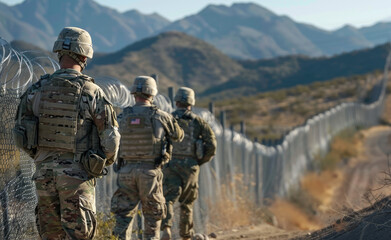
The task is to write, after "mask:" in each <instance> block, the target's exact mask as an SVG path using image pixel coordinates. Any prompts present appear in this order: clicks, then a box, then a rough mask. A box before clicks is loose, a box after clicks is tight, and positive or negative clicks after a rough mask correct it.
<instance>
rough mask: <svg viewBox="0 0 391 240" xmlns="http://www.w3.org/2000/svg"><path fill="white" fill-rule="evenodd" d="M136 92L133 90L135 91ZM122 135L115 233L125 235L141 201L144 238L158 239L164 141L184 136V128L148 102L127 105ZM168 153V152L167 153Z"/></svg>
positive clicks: (113, 207)
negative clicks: (131, 105) (161, 162)
mask: <svg viewBox="0 0 391 240" xmlns="http://www.w3.org/2000/svg"><path fill="white" fill-rule="evenodd" d="M132 93H133V92H132ZM119 125H120V133H121V134H122V135H123V137H122V140H121V145H120V152H119V157H120V158H119V164H120V165H121V167H120V169H119V171H118V190H117V191H116V192H115V193H114V195H113V198H112V201H111V210H112V212H113V213H114V214H115V218H116V225H115V228H114V231H113V235H115V236H117V237H119V238H120V239H126V230H127V228H128V227H129V225H131V223H132V220H133V218H134V216H135V214H136V212H137V210H138V209H137V205H138V204H139V202H140V201H141V204H142V210H143V214H144V228H145V230H144V232H143V239H159V236H160V224H161V220H162V218H163V217H164V215H165V212H166V208H165V200H164V196H163V189H162V179H163V174H162V171H161V164H160V162H159V161H161V159H162V154H163V153H162V152H163V151H164V149H163V148H162V146H163V145H165V144H166V141H165V140H164V139H167V140H168V141H171V140H173V141H180V140H182V139H183V130H182V129H181V128H180V127H179V125H178V123H177V122H176V120H175V119H174V118H173V117H172V116H171V115H170V114H168V113H166V112H164V111H161V110H159V109H157V108H156V107H155V106H153V105H151V104H149V103H148V102H146V103H138V102H137V103H136V105H135V106H133V107H128V108H125V109H124V112H123V114H122V117H121V118H120V121H119ZM164 155H165V154H164Z"/></svg>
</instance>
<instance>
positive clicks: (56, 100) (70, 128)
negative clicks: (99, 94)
mask: <svg viewBox="0 0 391 240" xmlns="http://www.w3.org/2000/svg"><path fill="white" fill-rule="evenodd" d="M87 81H91V80H90V78H88V77H85V76H79V77H74V78H72V79H67V78H62V77H59V76H52V77H49V79H48V81H47V84H44V85H43V86H42V88H41V100H40V105H39V130H38V147H39V149H44V150H48V151H61V152H71V153H75V154H82V153H84V152H85V151H87V150H89V149H98V148H99V147H100V144H99V136H98V131H97V129H96V126H95V125H94V124H93V123H92V119H86V118H85V115H86V114H85V113H84V111H85V110H84V109H81V107H80V106H81V103H82V102H83V101H84V102H87V99H86V96H82V92H83V89H84V88H85V86H86V85H89V88H91V87H94V86H93V84H89V83H88V82H87ZM90 85H91V86H90ZM83 106H88V105H87V104H85V105H84V104H83ZM86 110H87V109H86Z"/></svg>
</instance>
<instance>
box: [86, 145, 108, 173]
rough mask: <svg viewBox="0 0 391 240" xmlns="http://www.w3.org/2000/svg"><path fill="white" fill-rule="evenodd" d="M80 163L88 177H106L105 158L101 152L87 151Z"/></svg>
mask: <svg viewBox="0 0 391 240" xmlns="http://www.w3.org/2000/svg"><path fill="white" fill-rule="evenodd" d="M102 156H103V157H102ZM81 163H82V164H83V167H84V170H85V171H86V172H87V173H88V175H89V176H90V177H102V176H105V175H107V172H108V170H107V168H105V166H106V156H104V154H103V152H101V151H98V152H97V151H94V150H88V151H87V152H86V153H85V154H84V155H83V157H82V160H81Z"/></svg>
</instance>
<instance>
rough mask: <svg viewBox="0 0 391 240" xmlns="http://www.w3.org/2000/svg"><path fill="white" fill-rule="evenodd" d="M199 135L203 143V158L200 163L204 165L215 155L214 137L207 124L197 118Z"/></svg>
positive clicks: (215, 143) (215, 144)
mask: <svg viewBox="0 0 391 240" xmlns="http://www.w3.org/2000/svg"><path fill="white" fill-rule="evenodd" d="M199 126H200V135H201V137H202V140H203V142H204V157H203V158H202V159H201V160H200V163H201V164H203V163H206V162H209V161H210V160H212V158H213V157H214V155H216V148H217V142H216V136H215V134H214V132H213V130H212V128H211V127H210V126H209V124H208V123H207V122H205V121H204V120H202V119H201V118H199Z"/></svg>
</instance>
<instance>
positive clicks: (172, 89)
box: [168, 87, 175, 108]
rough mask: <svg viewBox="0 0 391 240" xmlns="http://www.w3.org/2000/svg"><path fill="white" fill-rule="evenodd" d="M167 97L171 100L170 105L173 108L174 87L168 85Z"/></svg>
mask: <svg viewBox="0 0 391 240" xmlns="http://www.w3.org/2000/svg"><path fill="white" fill-rule="evenodd" d="M168 98H169V99H170V101H171V106H172V107H173V108H175V102H174V87H168Z"/></svg>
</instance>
